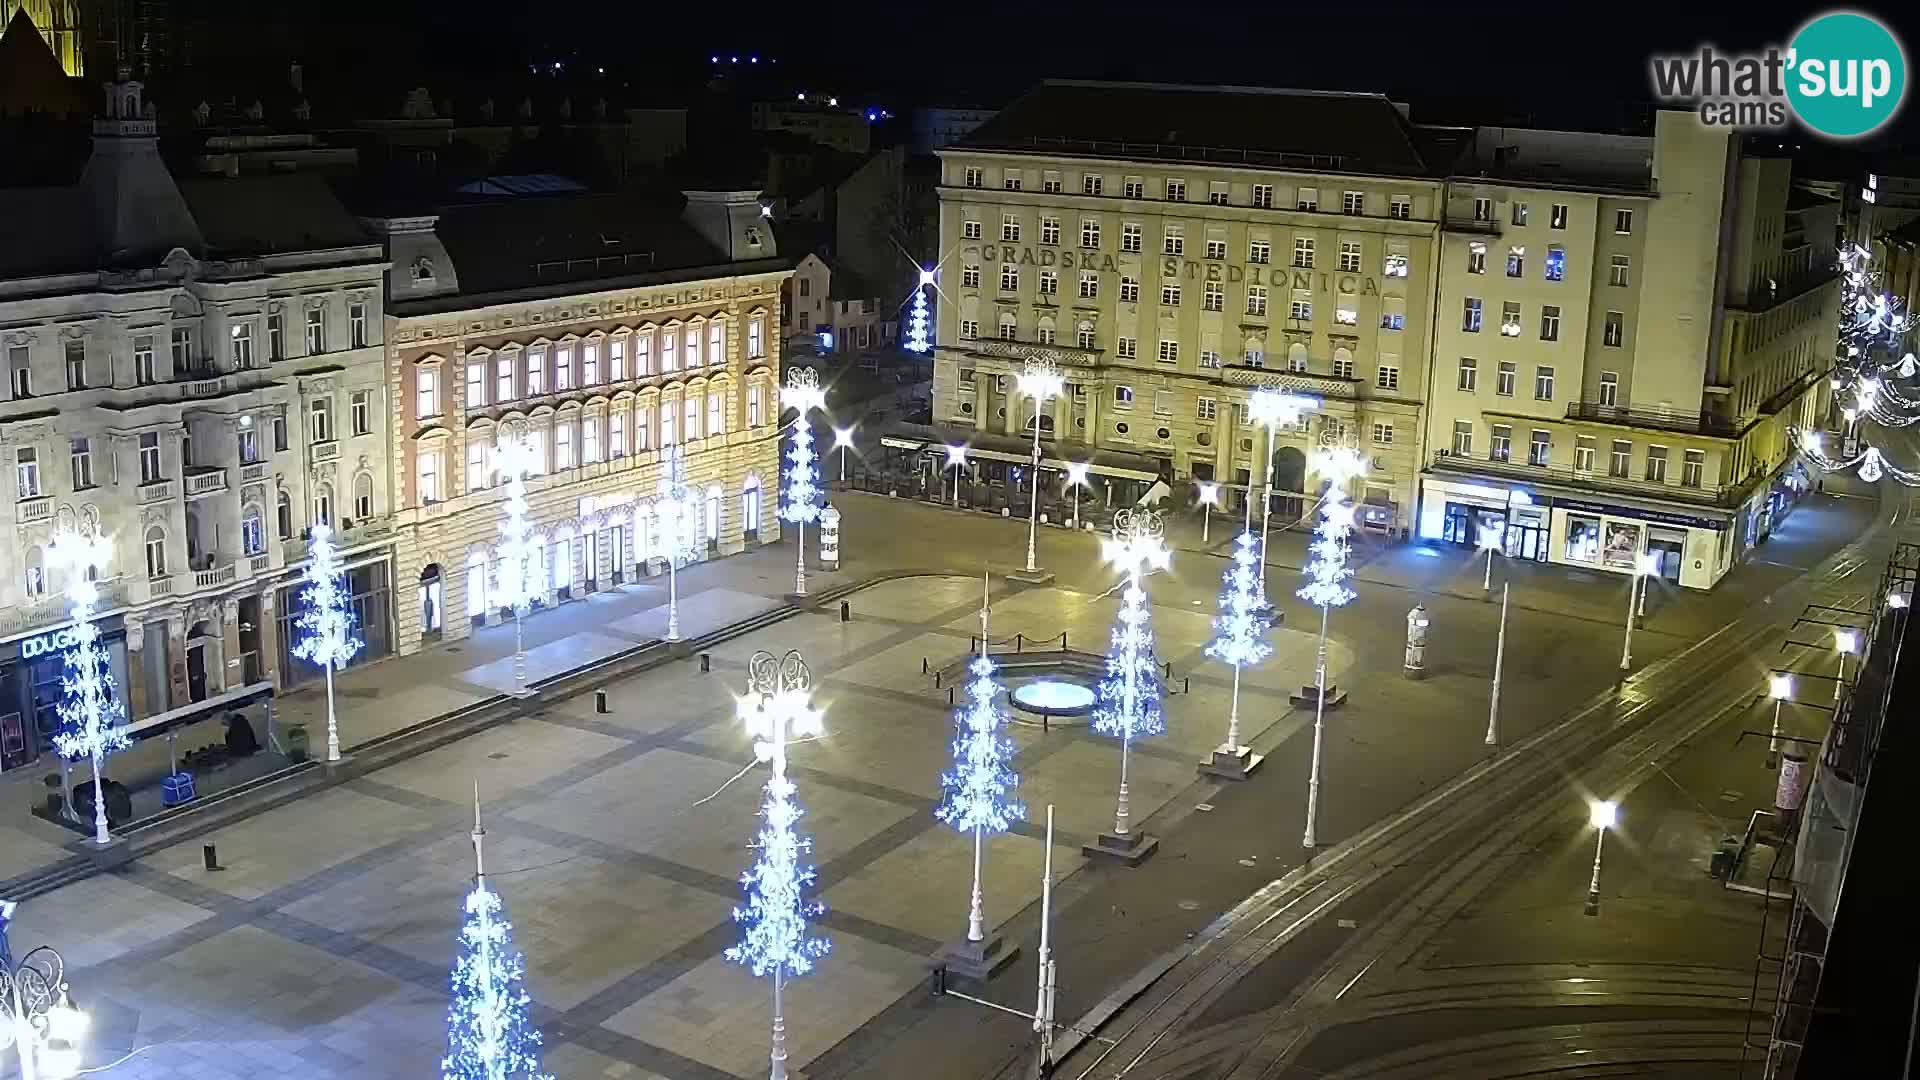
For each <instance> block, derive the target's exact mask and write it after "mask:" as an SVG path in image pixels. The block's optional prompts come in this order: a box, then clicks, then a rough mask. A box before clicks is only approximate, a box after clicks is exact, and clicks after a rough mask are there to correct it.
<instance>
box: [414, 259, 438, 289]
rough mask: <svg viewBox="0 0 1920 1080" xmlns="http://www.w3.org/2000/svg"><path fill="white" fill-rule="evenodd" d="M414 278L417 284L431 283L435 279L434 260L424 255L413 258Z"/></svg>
mask: <svg viewBox="0 0 1920 1080" xmlns="http://www.w3.org/2000/svg"><path fill="white" fill-rule="evenodd" d="M413 280H414V283H415V284H416V285H424V284H430V283H431V282H432V281H433V260H432V259H429V258H427V257H426V256H424V255H422V256H421V257H420V258H418V259H415V260H413Z"/></svg>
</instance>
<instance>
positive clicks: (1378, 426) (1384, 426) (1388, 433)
mask: <svg viewBox="0 0 1920 1080" xmlns="http://www.w3.org/2000/svg"><path fill="white" fill-rule="evenodd" d="M1373 445H1375V446H1392V445H1393V425H1392V424H1391V423H1383V422H1381V421H1378V420H1376V421H1374V424H1373Z"/></svg>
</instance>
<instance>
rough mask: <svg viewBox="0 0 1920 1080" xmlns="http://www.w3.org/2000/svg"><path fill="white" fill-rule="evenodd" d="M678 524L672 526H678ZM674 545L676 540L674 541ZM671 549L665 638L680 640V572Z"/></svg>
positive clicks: (668, 563) (668, 567)
mask: <svg viewBox="0 0 1920 1080" xmlns="http://www.w3.org/2000/svg"><path fill="white" fill-rule="evenodd" d="M679 527H680V526H679V525H678V524H675V525H674V528H676V529H677V528H679ZM675 543H676V546H677V544H678V541H676V542H675ZM673 556H674V553H673V551H671V550H669V551H668V552H667V640H668V641H679V640H680V574H679V571H678V570H677V569H676V567H677V566H678V564H679V561H680V560H678V559H676V558H674V557H673Z"/></svg>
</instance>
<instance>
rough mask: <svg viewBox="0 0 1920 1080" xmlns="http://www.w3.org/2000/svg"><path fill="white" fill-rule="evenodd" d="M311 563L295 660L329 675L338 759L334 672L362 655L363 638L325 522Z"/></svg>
mask: <svg viewBox="0 0 1920 1080" xmlns="http://www.w3.org/2000/svg"><path fill="white" fill-rule="evenodd" d="M308 553H309V556H310V561H309V562H308V563H307V569H306V571H305V572H304V573H302V574H301V575H300V580H301V581H302V582H304V583H305V584H306V588H305V589H304V590H303V591H302V592H301V593H300V601H301V603H302V604H303V605H304V610H303V611H301V612H300V618H299V619H298V620H296V622H295V625H296V626H298V627H299V629H300V639H299V640H298V641H297V642H295V644H294V646H293V655H295V656H297V657H299V658H300V659H302V660H305V661H307V662H308V663H312V664H318V665H319V666H321V667H323V668H325V669H326V672H327V760H328V761H339V760H340V725H339V724H338V723H337V722H336V721H335V719H334V713H333V673H334V671H336V670H337V669H339V668H340V667H342V666H344V665H345V664H346V662H347V661H348V660H351V659H353V654H354V653H357V652H359V651H360V639H359V638H357V637H355V636H354V633H353V596H352V594H351V593H350V592H349V591H348V589H347V571H346V567H344V566H343V565H341V562H340V549H339V548H338V547H336V546H335V545H334V542H333V528H332V526H330V525H328V524H327V523H326V522H324V521H323V522H319V523H317V524H315V525H314V526H313V541H312V544H311V545H310V547H309V548H308Z"/></svg>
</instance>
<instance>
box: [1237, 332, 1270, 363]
mask: <svg viewBox="0 0 1920 1080" xmlns="http://www.w3.org/2000/svg"><path fill="white" fill-rule="evenodd" d="M1241 356H1242V357H1243V358H1244V360H1245V362H1246V365H1247V366H1248V367H1256V368H1257V367H1266V366H1267V343H1266V342H1264V341H1261V340H1260V339H1259V338H1257V337H1249V338H1247V344H1246V347H1245V348H1244V349H1243V350H1242V351H1241Z"/></svg>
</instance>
